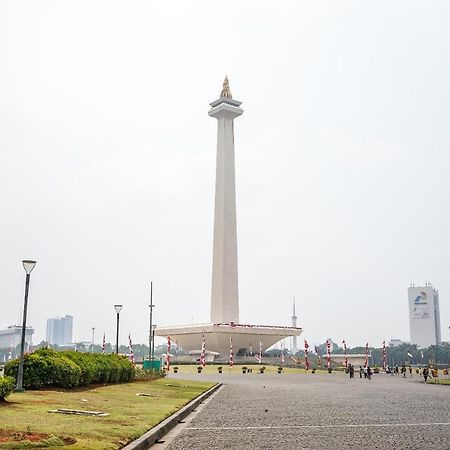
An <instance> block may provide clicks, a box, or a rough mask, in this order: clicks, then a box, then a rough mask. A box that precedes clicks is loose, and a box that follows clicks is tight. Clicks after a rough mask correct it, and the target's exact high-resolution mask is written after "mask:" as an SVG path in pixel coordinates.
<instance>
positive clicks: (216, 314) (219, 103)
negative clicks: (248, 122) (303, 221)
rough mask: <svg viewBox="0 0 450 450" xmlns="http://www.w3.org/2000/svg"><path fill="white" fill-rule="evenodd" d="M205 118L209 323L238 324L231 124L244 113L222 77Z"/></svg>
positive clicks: (234, 191) (232, 125)
mask: <svg viewBox="0 0 450 450" xmlns="http://www.w3.org/2000/svg"><path fill="white" fill-rule="evenodd" d="M210 105H211V110H210V111H209V115H210V116H211V117H215V118H216V119H217V160H216V199H215V207H214V247H213V269H212V289H211V322H212V323H230V322H235V323H239V292H238V261H237V231H236V186H235V170H234V124H233V121H234V119H235V118H236V117H238V116H240V115H241V114H242V113H243V112H244V110H243V109H241V108H240V107H239V106H240V105H241V102H238V101H236V100H233V99H232V96H231V92H230V87H229V84H228V78H227V77H225V81H224V82H223V89H222V92H221V94H220V98H219V99H218V100H216V101H214V102H212V103H211V104H210Z"/></svg>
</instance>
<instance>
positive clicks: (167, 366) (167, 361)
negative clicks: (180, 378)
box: [166, 336, 172, 372]
mask: <svg viewBox="0 0 450 450" xmlns="http://www.w3.org/2000/svg"><path fill="white" fill-rule="evenodd" d="M171 347H172V341H171V340H170V336H167V355H166V368H167V372H168V371H169V370H170V348H171Z"/></svg>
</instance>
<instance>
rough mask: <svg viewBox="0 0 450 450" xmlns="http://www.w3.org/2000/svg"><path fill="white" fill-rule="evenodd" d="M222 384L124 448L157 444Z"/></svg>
mask: <svg viewBox="0 0 450 450" xmlns="http://www.w3.org/2000/svg"><path fill="white" fill-rule="evenodd" d="M221 386H222V383H217V384H216V385H214V386H213V387H211V388H209V389H208V390H207V391H206V392H203V394H201V395H199V396H198V397H197V398H194V400H191V401H190V402H189V403H188V404H187V405H185V406H183V407H182V408H181V409H180V410H179V411H177V412H176V413H174V414H172V415H171V416H169V417H167V419H164V420H163V421H162V422H160V423H159V424H158V425H156V426H154V427H153V428H152V429H150V430H149V431H147V433H145V434H143V435H142V436H141V437H140V438H138V439H136V440H135V441H133V442H130V443H129V444H128V445H126V446H125V447H123V449H122V450H145V449H148V448H149V447H150V446H152V445H153V444H156V442H157V441H159V440H160V439H161V438H162V437H163V436H164V435H166V434H167V433H168V432H169V431H170V430H171V429H172V428H174V427H175V426H176V425H178V423H179V422H180V421H181V420H183V419H184V418H185V417H186V416H188V415H189V414H190V413H191V412H192V411H193V410H194V409H195V408H197V406H198V405H199V404H200V403H202V402H203V401H205V400H206V399H207V398H208V397H209V396H210V395H212V394H214V392H216V391H217V389H219V388H220V387H221Z"/></svg>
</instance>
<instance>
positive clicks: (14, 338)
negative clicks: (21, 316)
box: [0, 325, 34, 350]
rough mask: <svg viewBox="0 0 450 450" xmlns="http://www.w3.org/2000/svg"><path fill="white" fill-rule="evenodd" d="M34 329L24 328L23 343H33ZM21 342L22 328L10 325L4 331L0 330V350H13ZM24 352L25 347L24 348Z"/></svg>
mask: <svg viewBox="0 0 450 450" xmlns="http://www.w3.org/2000/svg"><path fill="white" fill-rule="evenodd" d="M33 333H34V329H33V328H32V327H26V329H25V343H26V344H30V345H31V343H32V341H33ZM21 340H22V327H21V326H19V325H11V326H9V327H8V328H7V329H6V330H0V348H15V347H16V346H17V345H19V344H20V342H21ZM25 350H26V347H25Z"/></svg>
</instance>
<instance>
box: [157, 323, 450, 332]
mask: <svg viewBox="0 0 450 450" xmlns="http://www.w3.org/2000/svg"><path fill="white" fill-rule="evenodd" d="M152 328H153V331H155V330H156V324H153V325H152ZM449 328H450V327H449Z"/></svg>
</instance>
